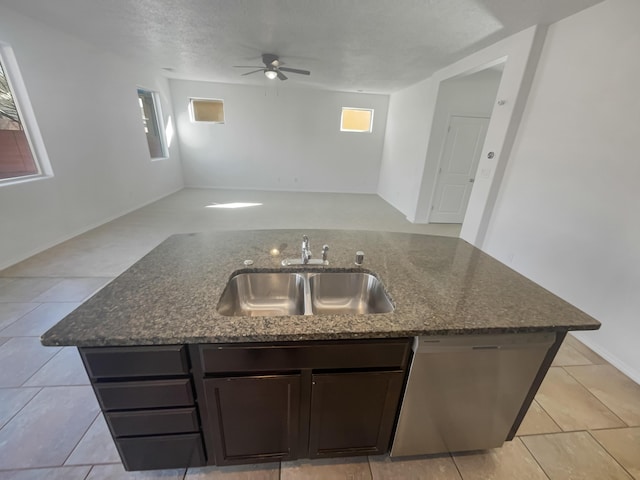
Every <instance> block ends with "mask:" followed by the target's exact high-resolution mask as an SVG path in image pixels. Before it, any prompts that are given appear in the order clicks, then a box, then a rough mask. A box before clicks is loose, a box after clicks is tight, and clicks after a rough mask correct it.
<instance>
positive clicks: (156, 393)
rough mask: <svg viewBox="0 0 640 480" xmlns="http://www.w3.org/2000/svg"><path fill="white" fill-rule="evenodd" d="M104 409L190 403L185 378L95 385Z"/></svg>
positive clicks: (177, 405)
mask: <svg viewBox="0 0 640 480" xmlns="http://www.w3.org/2000/svg"><path fill="white" fill-rule="evenodd" d="M94 388H95V391H96V396H97V397H98V401H99V402H100V405H101V406H102V408H103V410H124V409H133V408H160V407H186V406H191V405H193V390H192V387H191V381H190V380H189V379H188V378H184V379H177V380H147V381H140V382H117V383H98V384H94Z"/></svg>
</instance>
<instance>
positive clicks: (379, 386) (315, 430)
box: [309, 371, 404, 457]
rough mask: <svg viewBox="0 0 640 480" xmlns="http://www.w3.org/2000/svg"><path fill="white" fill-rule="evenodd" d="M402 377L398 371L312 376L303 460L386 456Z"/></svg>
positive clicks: (401, 373)
mask: <svg viewBox="0 0 640 480" xmlns="http://www.w3.org/2000/svg"><path fill="white" fill-rule="evenodd" d="M403 378H404V374H403V372H401V371H398V372H365V373H361V372H358V373H331V374H318V375H313V377H312V379H313V381H312V388H311V416H310V418H311V423H310V428H309V456H310V457H335V456H339V455H367V454H374V455H375V454H381V453H384V452H386V451H387V449H388V448H389V440H390V437H391V431H392V429H393V422H394V420H395V414H396V409H397V406H398V401H399V399H400V392H401V389H402V381H403Z"/></svg>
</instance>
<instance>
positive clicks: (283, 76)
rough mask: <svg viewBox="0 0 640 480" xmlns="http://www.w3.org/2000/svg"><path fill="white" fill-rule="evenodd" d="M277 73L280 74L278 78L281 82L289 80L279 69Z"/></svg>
mask: <svg viewBox="0 0 640 480" xmlns="http://www.w3.org/2000/svg"><path fill="white" fill-rule="evenodd" d="M276 72H277V73H278V78H279V79H280V80H286V79H287V76H286V75H285V74H284V73H282V72H281V71H280V69H279V68H276Z"/></svg>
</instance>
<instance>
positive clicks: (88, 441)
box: [64, 414, 120, 465]
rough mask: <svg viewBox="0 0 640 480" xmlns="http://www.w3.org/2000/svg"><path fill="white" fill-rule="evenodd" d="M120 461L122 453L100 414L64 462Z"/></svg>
mask: <svg viewBox="0 0 640 480" xmlns="http://www.w3.org/2000/svg"><path fill="white" fill-rule="evenodd" d="M118 462H120V455H118V450H116V446H115V444H114V443H113V438H111V433H109V427H107V422H106V421H105V419H104V416H103V415H102V414H100V415H98V417H97V418H96V419H95V420H94V422H93V424H92V425H91V427H90V428H89V430H87V433H85V434H84V436H83V437H82V440H80V442H79V443H78V445H77V446H76V448H74V450H73V452H71V455H69V458H68V459H67V461H66V462H65V463H64V464H65V465H91V464H98V463H118Z"/></svg>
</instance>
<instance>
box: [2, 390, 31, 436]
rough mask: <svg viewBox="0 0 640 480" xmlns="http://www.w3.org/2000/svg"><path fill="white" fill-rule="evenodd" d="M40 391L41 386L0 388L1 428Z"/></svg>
mask: <svg viewBox="0 0 640 480" xmlns="http://www.w3.org/2000/svg"><path fill="white" fill-rule="evenodd" d="M39 391H40V389H39V388H24V387H20V388H0V428H2V426H3V425H4V424H5V423H7V422H8V421H9V420H11V418H12V417H13V416H14V415H15V414H16V413H18V412H19V411H20V410H21V409H22V408H23V407H24V406H25V405H26V404H27V403H29V400H31V399H32V398H33V397H34V396H35V395H36V393H38V392H39Z"/></svg>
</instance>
